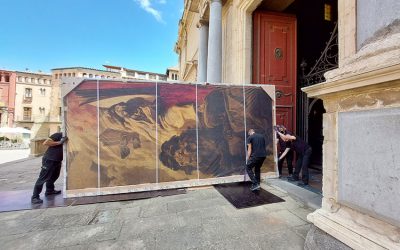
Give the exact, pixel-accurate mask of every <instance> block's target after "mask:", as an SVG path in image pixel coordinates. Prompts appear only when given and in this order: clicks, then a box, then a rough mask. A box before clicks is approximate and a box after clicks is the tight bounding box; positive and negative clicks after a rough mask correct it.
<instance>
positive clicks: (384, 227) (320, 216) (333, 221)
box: [305, 207, 400, 250]
mask: <svg viewBox="0 0 400 250" xmlns="http://www.w3.org/2000/svg"><path fill="white" fill-rule="evenodd" d="M307 219H308V220H309V221H311V222H312V223H313V224H314V226H316V227H318V229H319V230H321V231H322V232H326V233H327V234H329V235H330V236H333V237H334V238H336V239H337V241H339V242H340V241H341V242H343V243H344V244H345V245H347V246H349V247H350V248H352V249H363V250H364V249H400V242H399V241H400V239H399V238H398V237H399V233H398V231H397V230H396V228H395V227H393V226H391V225H388V224H386V223H384V222H381V221H379V220H377V219H374V218H372V217H369V216H367V215H365V214H362V213H359V212H356V211H354V210H351V209H345V208H343V207H342V208H341V209H339V211H336V212H333V213H331V212H328V211H325V210H324V209H318V210H316V211H315V212H313V213H311V214H309V215H308V216H307ZM364 223H365V224H364ZM310 231H312V229H311V230H310ZM309 234H310V235H307V238H310V239H308V241H309V244H308V243H307V242H306V243H307V244H308V245H309V246H314V245H312V244H311V243H315V242H316V243H315V244H317V243H319V240H318V239H319V237H317V236H316V235H320V234H318V232H309ZM313 236H315V237H313ZM313 238H314V239H313ZM321 238H324V237H322V236H321ZM327 241H328V240H327ZM321 242H322V243H324V242H323V241H321ZM330 242H331V243H332V242H333V241H330ZM320 247H321V248H319V247H317V248H314V249H336V248H324V247H323V246H320ZM305 249H312V248H305ZM338 249H342V248H338ZM343 249H346V248H343Z"/></svg>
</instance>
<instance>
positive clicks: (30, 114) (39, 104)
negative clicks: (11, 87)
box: [14, 71, 60, 138]
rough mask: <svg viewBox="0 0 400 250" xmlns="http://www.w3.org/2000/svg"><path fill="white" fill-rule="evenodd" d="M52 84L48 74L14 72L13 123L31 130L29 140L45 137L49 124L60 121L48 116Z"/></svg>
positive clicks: (57, 118) (57, 117)
mask: <svg viewBox="0 0 400 250" xmlns="http://www.w3.org/2000/svg"><path fill="white" fill-rule="evenodd" d="M52 84H53V83H52V78H51V75H50V74H46V73H41V72H38V73H33V72H20V71H16V96H15V111H14V112H15V113H14V123H15V125H16V126H17V127H24V128H27V129H30V130H32V134H31V138H36V137H38V136H39V137H40V136H45V137H47V136H48V133H49V130H48V127H49V123H51V122H54V121H58V122H59V121H60V119H59V116H56V117H50V116H49V113H50V107H51V101H50V99H51V96H52Z"/></svg>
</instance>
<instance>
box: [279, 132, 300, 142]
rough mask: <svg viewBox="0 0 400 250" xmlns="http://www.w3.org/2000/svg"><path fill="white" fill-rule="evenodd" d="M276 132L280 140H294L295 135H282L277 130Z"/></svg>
mask: <svg viewBox="0 0 400 250" xmlns="http://www.w3.org/2000/svg"><path fill="white" fill-rule="evenodd" d="M277 133H278V135H279V136H280V137H281V138H282V140H284V141H294V140H296V136H293V135H289V134H286V135H284V134H282V133H281V132H277Z"/></svg>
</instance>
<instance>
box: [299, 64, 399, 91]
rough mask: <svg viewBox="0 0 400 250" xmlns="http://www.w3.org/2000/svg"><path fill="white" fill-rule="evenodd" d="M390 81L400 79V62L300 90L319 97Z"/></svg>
mask: <svg viewBox="0 0 400 250" xmlns="http://www.w3.org/2000/svg"><path fill="white" fill-rule="evenodd" d="M391 81H400V64H396V65H393V66H388V67H384V68H380V69H375V70H371V71H368V72H363V73H360V74H357V75H351V76H347V77H344V78H341V79H339V80H335V81H327V82H323V83H320V84H316V85H312V86H309V87H305V88H302V89H301V90H302V91H304V92H306V93H307V95H308V97H321V96H325V95H329V94H334V93H336V92H340V91H346V90H351V89H356V88H361V87H367V86H371V85H374V84H379V83H385V82H391Z"/></svg>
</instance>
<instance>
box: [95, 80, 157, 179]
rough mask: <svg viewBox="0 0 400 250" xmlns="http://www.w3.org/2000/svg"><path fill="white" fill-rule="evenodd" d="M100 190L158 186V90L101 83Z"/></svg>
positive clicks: (147, 85) (150, 85)
mask: <svg viewBox="0 0 400 250" xmlns="http://www.w3.org/2000/svg"><path fill="white" fill-rule="evenodd" d="M98 103H99V141H100V148H99V151H100V162H99V163H100V187H115V186H127V185H136V184H145V183H155V182H156V181H157V180H156V154H155V153H156V86H155V84H154V83H121V82H108V81H100V82H99V101H98Z"/></svg>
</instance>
